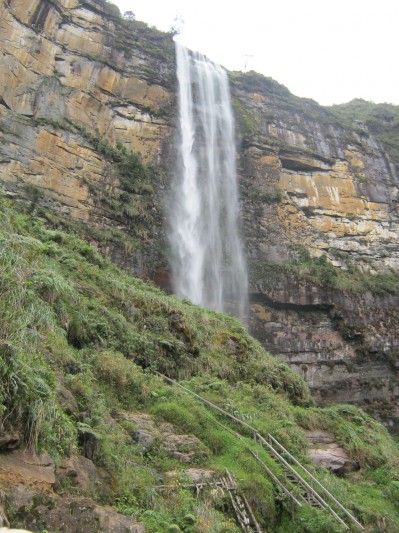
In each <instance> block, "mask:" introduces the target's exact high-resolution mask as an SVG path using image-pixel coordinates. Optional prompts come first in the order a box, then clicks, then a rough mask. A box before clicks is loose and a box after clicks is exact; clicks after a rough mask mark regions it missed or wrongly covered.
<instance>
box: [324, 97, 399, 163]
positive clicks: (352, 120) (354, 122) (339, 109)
mask: <svg viewBox="0 0 399 533" xmlns="http://www.w3.org/2000/svg"><path fill="white" fill-rule="evenodd" d="M327 109H329V110H330V111H331V112H332V113H333V114H334V115H335V116H336V117H337V118H338V119H339V120H340V121H341V122H342V123H343V125H344V126H346V127H349V128H352V129H355V131H357V132H358V133H359V134H360V135H364V130H363V128H362V127H363V125H366V126H367V128H368V130H369V131H370V132H371V133H372V134H373V135H374V136H375V137H376V138H377V139H378V140H379V141H380V142H381V143H382V145H383V146H384V148H385V149H386V151H387V152H388V154H389V155H390V157H391V158H392V160H393V161H394V162H395V163H396V164H397V165H398V164H399V106H395V105H392V104H374V103H372V102H366V101H365V100H361V99H355V100H352V101H351V102H348V103H347V104H341V105H335V106H331V107H329V108H327Z"/></svg>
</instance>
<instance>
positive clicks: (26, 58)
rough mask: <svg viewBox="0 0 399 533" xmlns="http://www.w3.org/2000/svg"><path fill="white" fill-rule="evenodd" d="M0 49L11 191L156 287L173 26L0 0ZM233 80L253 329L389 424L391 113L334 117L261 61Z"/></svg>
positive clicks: (396, 387) (110, 12) (60, 5)
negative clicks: (267, 74)
mask: <svg viewBox="0 0 399 533" xmlns="http://www.w3.org/2000/svg"><path fill="white" fill-rule="evenodd" d="M0 52H1V54H2V59H1V62H0V137H1V143H0V182H1V185H2V186H3V188H4V189H5V190H6V193H7V194H8V196H9V197H12V198H14V199H15V200H17V201H22V202H23V203H24V204H26V203H28V204H29V205H30V210H31V212H32V213H34V214H37V215H39V216H41V217H44V218H46V219H47V221H48V222H49V223H50V224H52V225H53V226H54V227H61V228H65V229H67V230H68V231H70V232H77V233H78V234H80V235H82V236H84V237H85V238H86V240H88V241H89V242H90V243H91V244H92V245H93V246H95V247H96V248H97V249H98V250H100V251H101V253H102V254H103V255H105V256H108V257H111V258H112V259H113V260H114V261H116V262H117V263H119V264H120V265H123V266H124V268H125V269H127V270H128V271H129V272H132V273H135V274H138V275H140V276H142V277H149V278H151V279H154V280H155V281H156V282H157V283H158V284H160V285H161V286H164V287H167V286H168V276H169V274H168V269H167V257H166V255H167V254H166V246H167V245H166V237H165V228H166V223H165V221H166V216H165V198H166V197H167V191H168V184H169V180H170V175H171V172H172V171H173V138H174V131H175V113H176V95H175V75H174V50H173V42H172V39H171V36H170V35H168V34H163V33H161V32H158V31H157V30H154V29H149V28H148V27H147V26H146V25H145V24H143V23H140V22H138V21H124V20H123V19H121V18H120V17H119V15H118V13H117V10H115V6H112V4H109V3H108V2H106V1H104V0H101V1H100V0H97V1H95V0H85V1H80V2H78V1H77V0H28V1H26V0H25V1H23V2H22V1H20V0H0ZM230 77H231V85H232V93H233V103H234V107H235V110H236V115H237V135H238V138H239V142H240V150H239V171H240V184H241V194H242V199H243V216H244V222H245V227H244V231H245V239H246V247H247V255H248V259H249V263H250V270H251V294H252V296H251V297H252V302H253V305H252V316H251V320H250V324H251V328H252V331H253V333H254V334H255V335H256V336H257V337H258V338H259V339H260V340H261V341H262V343H263V344H264V346H265V347H267V348H268V349H270V350H271V351H272V352H273V353H274V354H276V355H278V356H279V357H281V358H282V359H283V360H284V361H287V362H289V363H290V364H292V365H293V367H294V368H295V369H296V370H297V371H298V372H299V373H301V375H302V376H303V377H304V378H305V379H306V380H307V382H308V383H309V385H310V387H311V389H312V390H313V391H314V393H315V395H316V397H317V398H318V399H319V400H320V401H321V402H322V403H326V404H327V403H331V402H336V401H349V402H355V403H357V404H360V405H363V406H364V407H365V408H367V409H368V410H369V411H370V413H372V414H373V415H374V416H377V417H379V418H380V419H381V420H384V421H385V422H386V423H387V424H388V425H389V426H390V427H391V428H392V429H397V426H398V416H399V413H398V407H397V406H398V397H399V379H398V357H397V354H398V341H397V339H398V332H399V318H398V311H397V309H398V305H397V304H398V301H397V300H398V286H399V284H398V283H397V277H395V275H394V274H392V273H391V269H392V270H393V271H396V272H397V271H398V267H399V247H398V170H397V169H398V166H397V165H398V158H397V148H396V146H397V143H396V140H395V139H396V137H395V136H394V137H393V139H394V140H393V141H392V138H391V137H389V138H388V137H387V135H386V132H387V131H389V132H393V133H395V132H396V130H397V114H396V115H395V113H394V112H393V111H392V110H389V109H388V108H387V109H384V110H383V112H381V113H380V116H379V122H378V124H376V122H375V120H374V121H370V120H363V118H364V116H363V115H364V109H363V107H364V106H363V107H362V106H361V107H362V111H361V113H360V115H359V110H358V109H357V108H356V109H352V110H351V112H350V113H349V115H348V114H347V115H346V119H344V118H345V117H344V118H343V116H342V113H341V112H338V111H339V110H338V111H337V110H336V109H324V108H322V107H320V106H318V105H317V104H316V103H315V102H312V101H310V100H305V99H299V98H296V97H294V96H293V95H291V94H290V93H289V91H288V90H287V89H285V88H284V87H282V86H281V85H279V84H277V83H276V82H274V81H272V80H270V79H267V78H264V77H263V76H260V75H257V74H256V73H247V74H245V75H244V74H242V73H231V75H230ZM341 111H342V110H341ZM394 111H395V110H394ZM358 115H359V118H361V119H362V121H356V120H355V119H356V117H357V116H358ZM395 117H396V118H395ZM395 121H396V122H395ZM384 124H387V128H388V126H389V128H388V129H384ZM381 125H382V129H381ZM377 126H378V127H377ZM371 132H372V133H373V134H372V133H371ZM137 154H141V156H142V158H141V159H140V158H139V157H138V156H137ZM149 164H151V165H152V166H149ZM305 252H306V253H305ZM306 254H308V255H306Z"/></svg>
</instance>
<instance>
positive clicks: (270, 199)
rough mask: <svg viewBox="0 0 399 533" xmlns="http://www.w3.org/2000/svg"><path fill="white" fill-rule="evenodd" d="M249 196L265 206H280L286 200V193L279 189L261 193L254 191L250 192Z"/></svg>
mask: <svg viewBox="0 0 399 533" xmlns="http://www.w3.org/2000/svg"><path fill="white" fill-rule="evenodd" d="M248 196H249V197H250V198H251V199H252V200H255V201H259V202H262V203H265V204H280V203H281V202H282V201H283V199H284V191H282V190H281V189H277V190H276V191H267V192H266V191H260V190H258V189H252V190H251V191H249V193H248Z"/></svg>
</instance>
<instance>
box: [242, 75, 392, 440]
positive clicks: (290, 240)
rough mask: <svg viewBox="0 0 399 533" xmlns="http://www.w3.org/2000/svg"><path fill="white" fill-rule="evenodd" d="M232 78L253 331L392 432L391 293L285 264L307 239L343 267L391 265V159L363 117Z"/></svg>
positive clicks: (337, 398) (321, 394) (316, 384)
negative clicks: (342, 284) (351, 286)
mask: <svg viewBox="0 0 399 533" xmlns="http://www.w3.org/2000/svg"><path fill="white" fill-rule="evenodd" d="M232 82H233V94H234V98H235V105H236V109H237V115H238V120H239V123H240V125H241V131H242V132H243V135H242V138H241V146H242V148H241V152H240V165H239V169H240V173H241V192H242V198H243V204H244V205H243V213H244V221H245V234H246V242H247V253H248V260H249V264H250V270H251V280H250V281H251V292H252V295H251V300H252V314H251V321H250V327H251V331H252V333H253V334H254V335H255V337H257V338H258V339H259V340H260V341H261V342H262V344H263V345H264V346H265V347H266V348H267V349H268V350H270V351H271V352H272V353H274V354H276V355H277V356H278V357H280V358H281V359H282V360H283V361H286V362H287V363H289V364H290V365H291V366H292V367H293V368H294V369H295V370H296V371H297V372H298V373H300V374H301V375H302V376H303V377H304V379H305V380H306V381H307V382H308V384H309V386H310V388H311V389H312V391H313V393H314V395H315V397H316V398H317V399H318V401H319V402H320V403H322V404H324V405H326V404H328V403H336V402H346V403H356V404H359V405H362V406H363V407H364V408H366V410H368V411H369V412H370V413H372V414H373V415H374V416H377V417H378V418H380V419H381V420H383V421H384V422H385V423H386V424H388V425H389V426H390V427H391V428H392V429H394V430H396V431H397V430H398V429H399V424H398V422H399V410H398V405H399V360H398V344H399V342H398V338H399V314H398V304H399V299H398V296H397V294H390V293H389V292H384V291H383V290H382V291H380V293H378V294H376V293H373V292H370V291H369V289H368V288H367V287H364V290H360V291H359V290H357V291H351V290H347V289H342V290H340V289H332V288H329V289H328V288H327V287H328V286H329V283H328V280H325V281H326V283H323V280H320V279H317V280H315V281H312V279H311V276H310V275H307V276H305V279H301V277H300V276H298V275H294V273H293V272H292V271H291V270H290V269H289V268H285V267H284V264H286V263H292V262H295V260H296V257H297V255H298V252H300V250H301V249H306V250H308V251H309V252H310V255H311V256H313V257H315V258H317V257H321V256H323V255H325V256H326V257H327V258H328V261H330V262H331V263H332V264H333V265H335V266H336V267H338V268H341V269H348V268H349V269H352V270H353V271H354V272H356V269H359V270H357V271H358V272H361V271H363V272H369V273H371V274H373V273H375V274H378V273H381V272H389V271H391V270H395V271H397V270H398V267H399V246H398V245H399V242H398V239H399V236H398V172H397V168H395V165H394V163H393V162H392V161H391V160H390V158H389V156H388V154H387V152H386V151H385V149H384V146H383V145H382V144H381V143H380V142H378V141H377V140H376V139H375V138H373V136H372V135H370V134H369V132H368V130H367V128H366V127H365V126H364V125H362V124H354V129H347V128H344V127H343V126H342V125H341V124H340V123H339V122H338V120H337V119H336V118H335V116H334V115H333V114H332V113H330V112H329V111H328V110H326V109H323V108H321V107H320V106H318V105H317V104H316V103H315V102H313V101H311V100H304V99H299V98H296V97H294V96H293V95H290V94H289V93H288V91H287V90H286V89H285V88H284V87H281V86H279V85H278V84H277V83H276V82H273V81H271V80H265V79H264V80H263V82H262V81H261V80H260V78H259V77H258V76H257V75H255V74H254V75H252V73H249V74H248V75H246V76H245V75H244V76H243V75H242V74H238V75H237V74H236V75H234V74H233V75H232ZM305 274H306V269H305ZM354 276H356V274H354Z"/></svg>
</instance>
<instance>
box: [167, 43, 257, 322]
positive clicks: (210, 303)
mask: <svg viewBox="0 0 399 533" xmlns="http://www.w3.org/2000/svg"><path fill="white" fill-rule="evenodd" d="M176 54H177V78H178V83H179V146H178V167H177V172H176V177H175V180H174V184H173V188H172V201H171V205H170V224H171V231H170V242H171V247H172V259H171V265H172V273H173V285H174V291H175V293H176V294H177V295H178V296H181V297H183V298H188V299H189V300H191V301H192V302H194V303H196V304H199V305H201V306H203V307H208V308H211V309H215V310H217V311H226V312H229V313H231V314H233V315H235V316H237V317H238V318H240V319H241V320H242V321H243V322H245V317H246V316H247V307H248V281H247V271H246V261H245V257H244V252H243V246H242V241H241V237H240V229H239V202H238V191H237V178H236V150H235V136H234V117H233V112H232V107H231V99H230V91H229V85H228V79H227V75H226V72H225V71H224V69H223V68H222V67H221V66H220V65H216V64H215V63H212V62H211V61H209V59H207V58H206V57H205V56H203V55H201V54H199V53H196V52H191V51H189V50H188V49H186V48H184V47H183V46H181V45H179V44H178V43H176Z"/></svg>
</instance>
